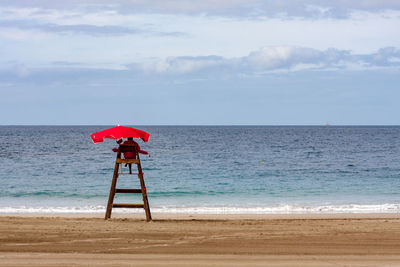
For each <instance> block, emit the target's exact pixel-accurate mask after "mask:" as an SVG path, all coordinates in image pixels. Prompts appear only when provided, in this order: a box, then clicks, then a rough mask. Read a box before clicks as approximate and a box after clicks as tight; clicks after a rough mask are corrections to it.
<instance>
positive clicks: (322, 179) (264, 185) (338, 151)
mask: <svg viewBox="0 0 400 267" xmlns="http://www.w3.org/2000/svg"><path fill="white" fill-rule="evenodd" d="M108 127H110V126H0V148H1V149H0V181H1V183H0V212H2V213H5V212H10V213H19V212H23V213H26V212H49V213H61V212H95V213H102V212H104V210H105V205H106V203H107V198H108V192H109V187H110V183H111V178H112V172H113V167H114V160H115V158H114V157H115V153H113V152H112V151H111V149H112V148H113V147H115V146H116V144H115V141H113V140H106V141H105V142H103V143H99V144H93V143H92V142H91V140H90V134H91V133H94V132H97V131H100V130H103V129H105V128H108ZM137 128H139V129H142V130H145V131H147V132H149V133H151V137H150V141H149V143H143V142H141V141H138V142H139V143H140V145H141V146H142V149H144V150H147V151H149V152H150V154H151V157H150V158H149V157H146V156H142V167H143V171H144V173H145V174H144V177H145V181H146V185H147V189H148V193H149V201H150V205H151V208H152V211H153V212H163V213H168V212H178V213H179V212H182V213H296V212H301V213H303V212H313V213H324V212H400V127H389V126H386V127H384V126H379V127H378V126H376V127H375V126H368V127H360V126H358V127H356V126H346V127H337V126H330V127H316V126H314V127H307V126H297V127H289V126H286V127H283V126H282V127H271V126H212V127H208V126H193V127H192V126H162V127H161V126H137ZM136 186H138V181H137V178H136V177H135V176H129V175H123V176H121V178H120V179H119V187H127V188H134V187H136ZM116 202H121V203H135V202H137V203H140V197H139V196H134V195H130V196H128V195H125V196H124V197H123V198H121V197H119V198H118V199H117V200H116ZM117 212H141V211H136V210H134V211H133V210H118V211H117Z"/></svg>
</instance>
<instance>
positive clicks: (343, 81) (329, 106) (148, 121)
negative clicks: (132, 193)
mask: <svg viewBox="0 0 400 267" xmlns="http://www.w3.org/2000/svg"><path fill="white" fill-rule="evenodd" d="M399 101H400V1H398V0H365V1H345V0H329V1H328V0H319V1H316V0H294V1H281V0H264V1H260V0H220V1H216V0H213V1H211V0H202V1H194V0H153V1H149V0H115V1H102V0H97V1H91V0H79V1H78V0H70V1H54V0H35V1H31V0H0V125H117V124H121V125H325V124H326V123H329V124H331V125H400V116H399V115H400V105H399Z"/></svg>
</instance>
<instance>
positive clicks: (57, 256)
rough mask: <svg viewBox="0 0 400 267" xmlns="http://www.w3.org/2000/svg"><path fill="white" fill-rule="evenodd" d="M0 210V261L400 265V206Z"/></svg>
mask: <svg viewBox="0 0 400 267" xmlns="http://www.w3.org/2000/svg"><path fill="white" fill-rule="evenodd" d="M153 219H154V221H153V222H151V223H146V222H145V221H144V220H143V215H126V214H119V215H115V216H114V218H113V219H111V220H108V221H105V220H103V216H102V215H100V214H99V215H76V214H71V215H37V214H35V215H1V216H0V265H3V266H15V265H18V266H19V265H49V266H50V265H55V264H58V265H65V266H67V265H68V266H69V265H71V264H75V265H115V266H121V265H138V266H156V265H158V266H159V265H169V266H266V265H268V266H400V215H399V214H326V215H324V214H315V215H173V214H170V215H160V214H154V215H153Z"/></svg>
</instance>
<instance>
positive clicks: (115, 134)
mask: <svg viewBox="0 0 400 267" xmlns="http://www.w3.org/2000/svg"><path fill="white" fill-rule="evenodd" d="M90 137H91V138H92V140H93V143H99V142H103V141H104V138H110V139H120V138H128V137H133V138H141V139H142V140H143V141H145V142H147V141H149V138H150V134H149V133H146V132H144V131H142V130H139V129H135V128H132V127H126V126H119V125H118V126H116V127H113V128H110V129H106V130H103V131H100V132H97V133H94V134H91V135H90Z"/></svg>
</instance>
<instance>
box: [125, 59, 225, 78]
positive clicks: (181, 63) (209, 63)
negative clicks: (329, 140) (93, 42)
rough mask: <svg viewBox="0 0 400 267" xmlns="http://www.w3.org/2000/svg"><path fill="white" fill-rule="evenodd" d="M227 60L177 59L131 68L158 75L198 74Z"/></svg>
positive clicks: (133, 65)
mask: <svg viewBox="0 0 400 267" xmlns="http://www.w3.org/2000/svg"><path fill="white" fill-rule="evenodd" d="M226 61H227V60H226V59H224V58H223V57H219V56H205V57H175V58H167V59H166V60H162V61H156V62H148V63H142V64H132V65H131V67H134V68H138V69H142V70H143V71H145V72H147V73H149V72H156V73H171V74H183V73H188V72H196V71H200V70H203V69H207V68H213V67H217V66H222V65H225V64H226Z"/></svg>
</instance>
